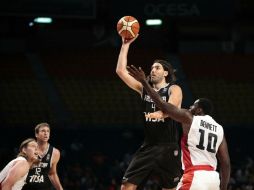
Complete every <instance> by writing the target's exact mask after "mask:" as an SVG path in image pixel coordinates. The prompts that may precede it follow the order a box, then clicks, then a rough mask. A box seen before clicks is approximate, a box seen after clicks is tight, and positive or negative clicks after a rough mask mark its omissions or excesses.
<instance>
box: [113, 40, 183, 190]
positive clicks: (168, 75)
mask: <svg viewBox="0 0 254 190" xmlns="http://www.w3.org/2000/svg"><path fill="white" fill-rule="evenodd" d="M135 39H136V38H134V39H132V40H125V39H124V38H123V39H122V47H121V50H120V54H119V57H118V62H117V68H116V73H117V74H118V75H119V77H120V78H121V79H122V80H123V81H124V82H125V83H126V84H127V85H128V86H129V87H130V88H132V89H133V90H135V91H137V92H138V93H139V94H140V95H141V97H142V101H143V105H144V108H143V109H144V115H147V114H149V113H152V114H150V116H151V117H150V118H145V117H144V131H145V139H144V143H143V145H142V146H141V147H140V148H139V150H138V151H137V152H136V153H135V155H134V157H133V159H132V161H131V163H130V165H129V167H128V169H127V170H126V172H125V174H124V177H123V180H122V186H121V190H135V189H137V188H139V187H140V186H142V185H143V184H144V183H145V182H146V180H147V179H148V178H149V176H151V175H156V176H157V177H158V179H159V181H160V186H161V188H162V189H164V190H166V189H170V190H171V189H175V187H176V185H177V183H178V182H179V180H180V178H181V174H182V170H181V156H180V148H179V141H180V136H181V132H180V131H179V130H180V127H177V126H176V122H175V121H173V120H172V119H171V118H169V117H168V116H167V115H165V114H163V112H161V111H160V110H158V108H157V107H156V106H155V104H154V103H153V101H152V100H151V98H150V97H149V95H148V94H147V93H146V92H145V90H143V86H142V84H141V83H140V82H139V81H137V80H136V79H134V78H133V77H132V76H131V75H130V74H129V73H128V70H127V68H126V67H127V55H128V51H129V46H130V44H131V43H132V42H133V41H134V40H135ZM174 82H175V74H174V69H173V68H172V66H171V64H170V63H168V62H167V61H164V60H155V61H154V63H153V64H152V67H151V72H150V83H151V85H152V86H153V88H154V89H155V90H156V91H157V92H158V93H159V94H160V96H161V97H162V98H163V100H165V101H167V102H170V103H172V104H173V105H175V106H177V107H179V108H180V107H181V103H182V90H181V88H180V87H179V86H178V85H176V84H174Z"/></svg>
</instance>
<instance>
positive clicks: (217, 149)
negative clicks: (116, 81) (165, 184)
mask: <svg viewBox="0 0 254 190" xmlns="http://www.w3.org/2000/svg"><path fill="white" fill-rule="evenodd" d="M128 71H129V73H130V74H131V75H132V76H133V77H134V78H135V79H136V80H138V81H140V82H141V83H142V84H143V87H144V88H145V89H146V91H147V93H148V94H149V95H150V97H151V98H152V100H153V101H154V103H155V104H156V106H158V107H159V108H160V109H161V111H163V112H164V113H165V114H169V115H170V117H171V118H172V119H174V120H176V121H178V122H181V124H182V128H183V137H182V140H181V147H182V164H183V169H184V174H183V176H182V178H181V181H180V182H179V184H178V186H177V190H226V189H227V185H228V182H229V178H230V158H229V154H228V148H227V142H226V139H225V136H224V132H223V128H222V126H221V125H219V124H218V123H217V122H216V121H215V120H214V119H213V118H212V117H211V116H209V114H211V112H212V104H211V102H210V100H208V99H205V98H200V99H198V100H196V101H195V102H194V104H193V105H192V106H191V107H190V109H189V110H187V109H179V108H177V107H176V106H174V105H172V104H170V103H165V102H164V101H163V100H162V99H161V97H160V96H159V95H158V94H157V93H156V92H155V91H154V90H153V89H152V87H151V86H150V85H149V83H148V82H147V81H146V77H145V74H144V72H143V70H142V69H141V68H139V69H137V68H136V67H134V66H131V67H129V68H128ZM147 117H154V116H153V114H149V115H147ZM216 156H217V157H218V159H219V163H220V175H219V173H218V172H217V171H216V169H217V159H216Z"/></svg>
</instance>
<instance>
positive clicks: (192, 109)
mask: <svg viewBox="0 0 254 190" xmlns="http://www.w3.org/2000/svg"><path fill="white" fill-rule="evenodd" d="M198 102H199V100H196V101H195V102H194V104H193V105H192V106H190V109H189V111H190V112H191V113H192V114H193V115H199V113H200V108H199V107H198Z"/></svg>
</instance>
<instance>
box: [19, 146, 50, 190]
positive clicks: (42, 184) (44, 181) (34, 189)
mask: <svg viewBox="0 0 254 190" xmlns="http://www.w3.org/2000/svg"><path fill="white" fill-rule="evenodd" d="M53 148H54V147H53V146H51V145H49V148H48V151H47V153H46V154H45V155H44V156H43V157H42V158H41V162H40V163H39V164H38V165H34V166H32V168H31V169H30V170H29V173H28V175H27V178H26V184H25V185H24V187H23V188H22V190H44V189H49V188H50V187H51V186H52V185H51V182H50V179H49V177H48V173H49V170H50V166H51V157H52V153H53Z"/></svg>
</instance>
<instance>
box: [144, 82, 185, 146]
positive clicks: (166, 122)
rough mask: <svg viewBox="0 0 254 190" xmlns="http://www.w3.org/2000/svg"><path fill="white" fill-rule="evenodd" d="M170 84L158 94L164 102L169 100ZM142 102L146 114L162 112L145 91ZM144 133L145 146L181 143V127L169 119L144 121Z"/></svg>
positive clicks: (148, 119) (146, 119)
mask: <svg viewBox="0 0 254 190" xmlns="http://www.w3.org/2000/svg"><path fill="white" fill-rule="evenodd" d="M170 86H171V85H170V84H168V85H166V86H165V87H164V88H161V89H160V90H159V91H157V93H158V94H159V95H160V96H161V98H162V99H163V100H164V101H166V102H167V101H168V99H169V96H170V95H169V88H170ZM142 102H143V110H144V114H148V113H152V112H155V111H158V110H160V109H159V108H157V107H156V105H155V103H154V102H153V100H152V99H151V98H150V96H149V95H148V94H147V92H146V91H145V89H143V93H142ZM144 123H145V124H144V126H145V127H144V133H145V144H157V143H179V138H180V130H181V127H179V126H177V123H176V121H174V120H172V119H171V118H169V117H167V118H164V119H151V118H145V119H144Z"/></svg>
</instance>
